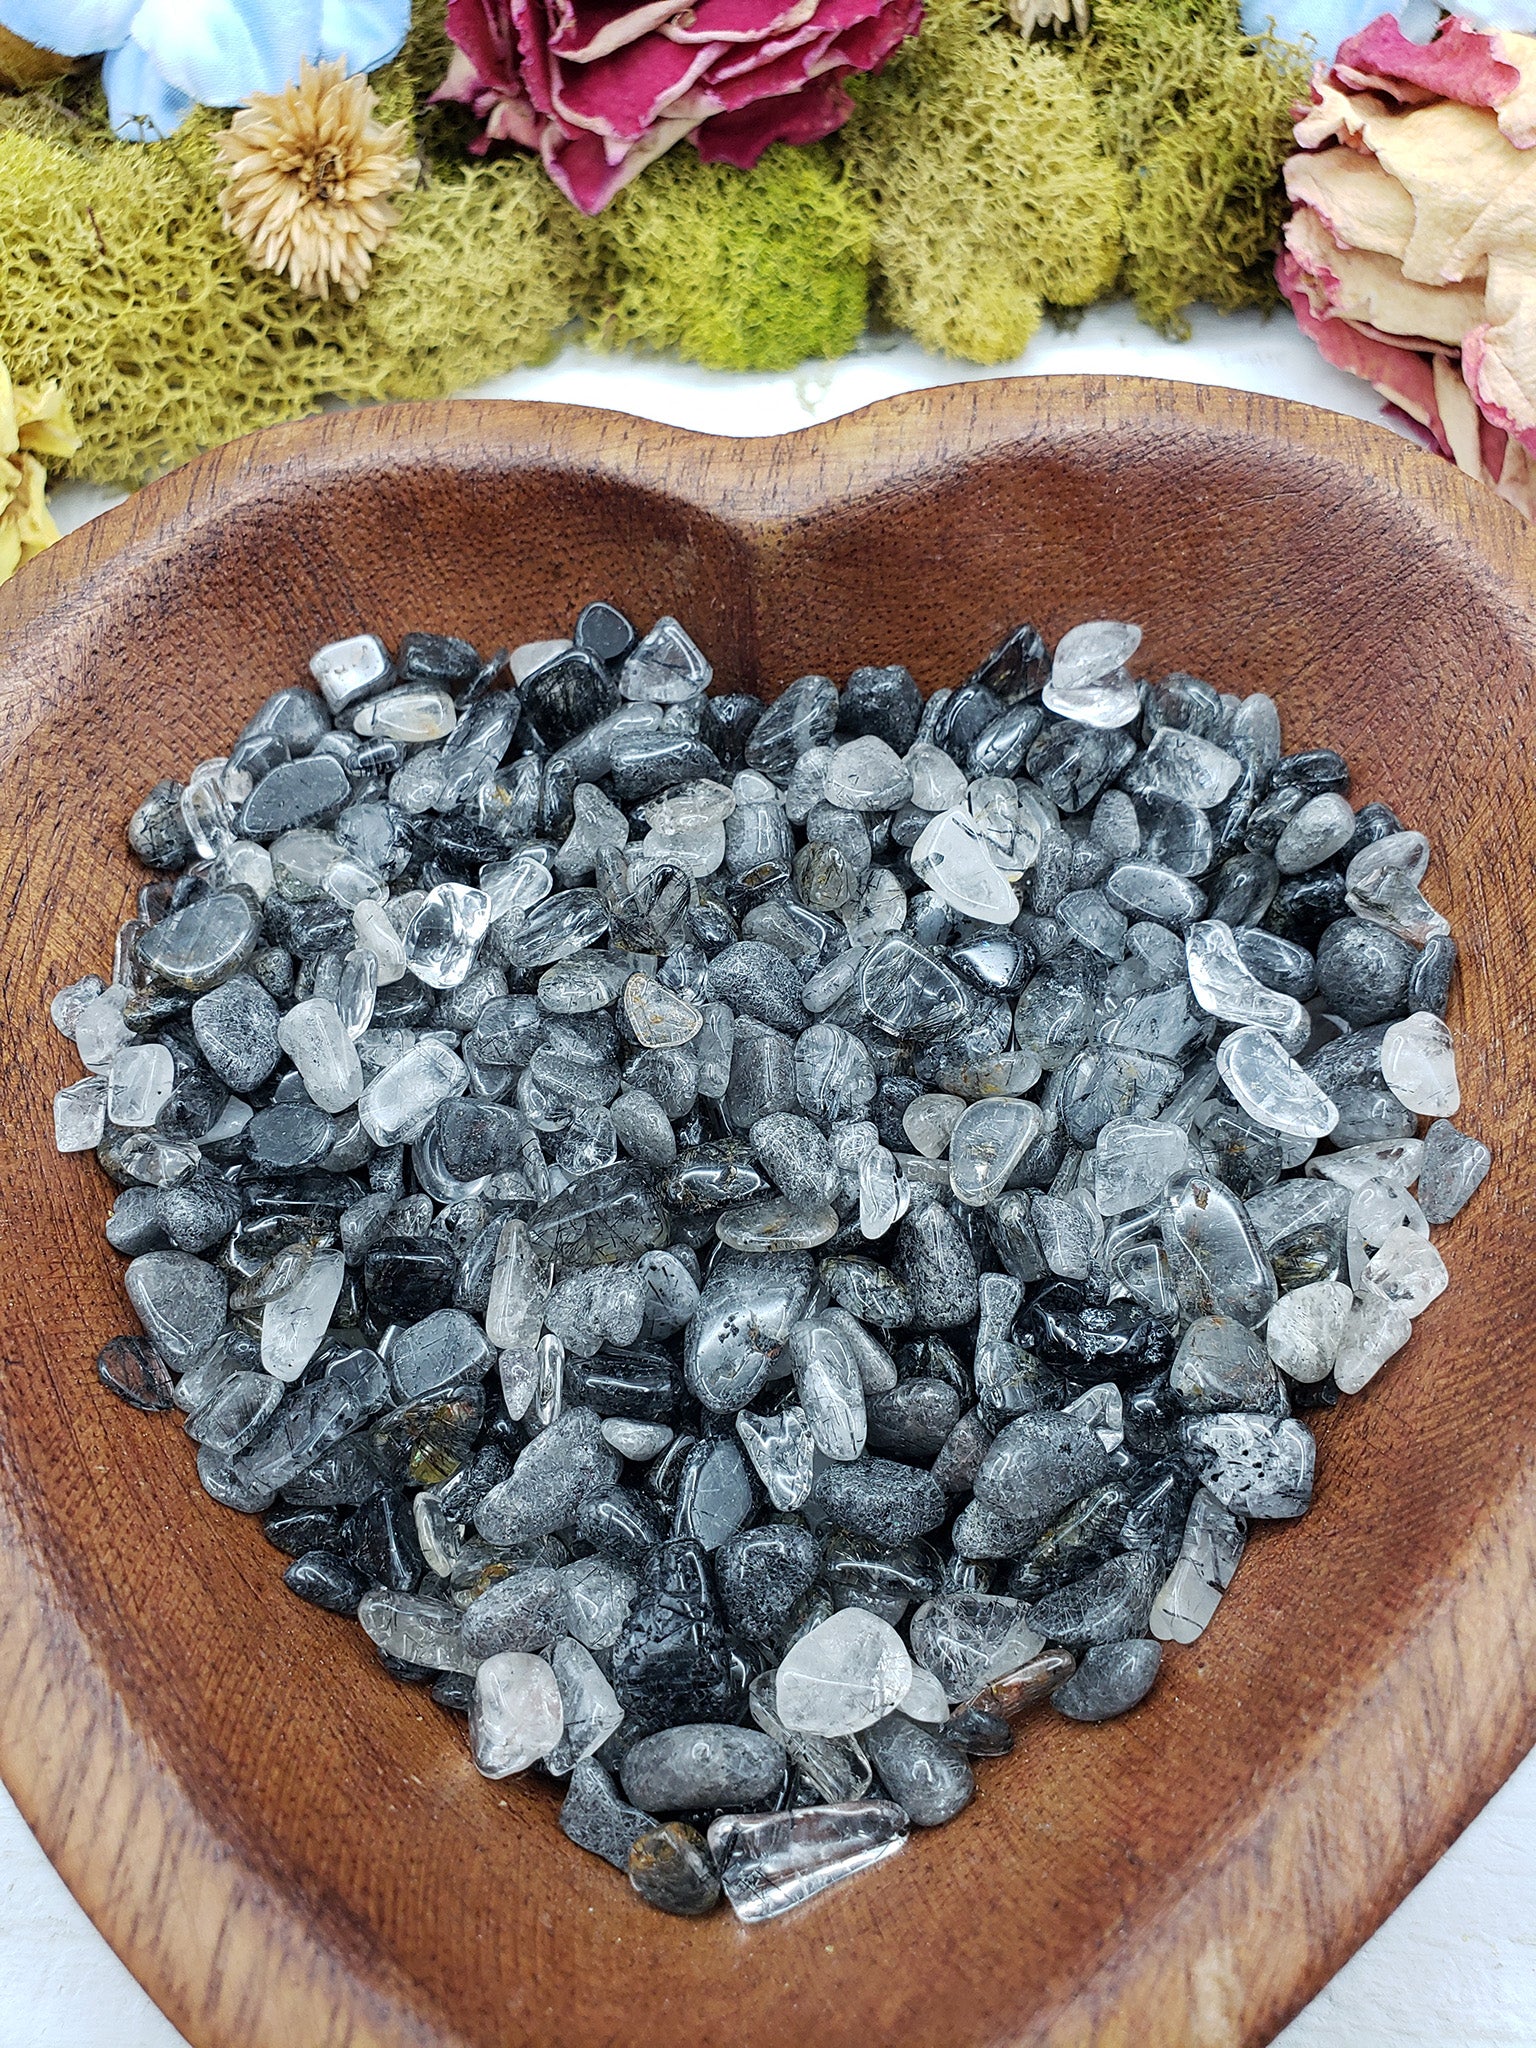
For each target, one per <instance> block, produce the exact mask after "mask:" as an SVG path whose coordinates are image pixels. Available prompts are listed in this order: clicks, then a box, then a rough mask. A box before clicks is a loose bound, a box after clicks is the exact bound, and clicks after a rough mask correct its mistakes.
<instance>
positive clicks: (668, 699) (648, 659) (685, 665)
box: [619, 618, 715, 704]
mask: <svg viewBox="0 0 1536 2048" xmlns="http://www.w3.org/2000/svg"><path fill="white" fill-rule="evenodd" d="M714 673H715V672H714V670H713V668H711V666H710V664H709V662H708V661H707V660H706V659H705V657H704V656H703V654H701V653H700V651H699V649H698V648H697V647H696V646H695V645H694V643H693V641H692V640H691V639H690V638H689V637H688V635H687V633H685V632H684V631H683V628H682V627H681V626H680V625H679V624H678V623H677V620H676V619H673V618H660V619H658V620H657V621H656V623H655V625H654V626H652V628H651V630H650V631H649V633H647V634H646V636H645V638H644V639H643V640H641V641H640V642H639V643H638V644H637V645H636V646H635V647H634V648H633V649H632V650H631V652H630V653H629V655H628V657H627V658H626V660H625V663H624V666H623V668H622V669H621V670H620V672H619V693H620V695H621V696H624V697H628V698H630V699H632V700H635V701H638V702H641V703H647V704H686V703H690V702H691V701H692V700H693V699H694V698H695V697H702V696H703V694H704V692H705V691H706V690H707V689H708V688H709V685H710V682H711V681H712V679H713V677H714Z"/></svg>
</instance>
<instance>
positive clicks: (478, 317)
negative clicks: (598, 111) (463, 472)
mask: <svg viewBox="0 0 1536 2048" xmlns="http://www.w3.org/2000/svg"><path fill="white" fill-rule="evenodd" d="M584 264H585V250H584V247H583V238H582V231H581V223H580V221H579V220H578V219H577V217H576V215H575V213H574V212H573V211H572V209H571V208H570V207H569V206H568V205H567V204H566V203H565V201H564V200H563V199H562V198H561V196H560V194H559V193H558V192H556V191H555V190H554V188H553V187H552V186H551V184H550V182H549V180H548V178H547V177H546V176H545V175H544V167H543V165H542V164H539V163H536V162H535V161H534V159H533V158H532V157H527V156H508V157H503V158H501V159H500V160H499V161H498V162H496V163H487V164H475V165H471V166H470V167H469V168H468V169H467V170H466V171H465V172H464V174H463V176H462V177H459V178H456V179H452V180H447V179H437V180H432V181H430V182H428V183H427V184H425V185H424V186H423V187H422V189H421V190H420V191H418V192H415V193H412V194H411V195H410V196H409V197H408V198H406V199H404V200H402V201H401V202H400V225H399V227H398V228H396V230H395V232H394V233H393V234H392V235H391V236H390V238H389V240H388V241H387V242H386V243H385V244H384V246H383V248H382V249H380V250H379V252H378V254H377V255H376V256H375V257H374V259H373V271H374V282H373V284H372V286H371V287H370V288H369V290H368V291H366V292H364V294H363V296H362V299H361V300H360V301H359V303H358V306H357V307H356V309H355V312H356V313H358V314H360V315H361V316H362V324H363V328H364V331H365V334H366V338H367V339H366V346H367V349H368V352H369V354H370V355H371V356H373V357H375V358H376V360H377V361H378V362H379V363H380V364H382V365H384V366H385V377H386V386H385V388H386V390H387V392H388V395H389V396H390V397H391V398H440V397H442V396H443V394H444V393H445V392H449V391H457V390H461V389H462V388H463V387H464V386H465V385H466V384H475V383H479V382H480V381H481V380H482V379H484V378H486V377H494V376H499V375H500V374H501V372H502V371H504V370H511V369H515V368H516V367H517V366H518V365H519V364H520V363H537V362H542V361H543V360H544V359H545V358H546V357H548V356H550V355H552V354H553V353H554V351H555V349H556V347H557V346H558V345H559V337H560V334H561V331H562V330H563V329H564V328H565V327H566V325H567V324H568V323H569V321H570V320H571V318H572V316H573V314H574V313H575V310H576V300H577V295H578V293H579V292H580V290H581V287H582V278H583V274H584Z"/></svg>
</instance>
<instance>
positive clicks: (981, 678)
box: [966, 625, 1051, 704]
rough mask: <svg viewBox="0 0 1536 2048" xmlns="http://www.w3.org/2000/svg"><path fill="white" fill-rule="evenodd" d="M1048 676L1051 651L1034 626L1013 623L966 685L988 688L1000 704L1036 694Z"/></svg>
mask: <svg viewBox="0 0 1536 2048" xmlns="http://www.w3.org/2000/svg"><path fill="white" fill-rule="evenodd" d="M1050 679H1051V651H1050V649H1049V648H1048V647H1047V646H1046V644H1045V641H1044V640H1043V639H1042V638H1041V635H1040V631H1039V628H1038V627H1036V626H1029V625H1024V626H1015V627H1014V629H1013V631H1012V632H1011V633H1010V634H1009V635H1008V637H1007V639H1006V640H1002V641H999V643H998V644H997V646H996V647H994V648H993V650H992V652H991V653H990V654H989V655H988V656H987V658H986V660H985V661H983V662H980V663H978V665H977V666H976V667H975V668H974V669H972V671H971V673H970V674H969V676H967V677H966V682H967V684H968V685H969V684H975V685H976V686H977V687H979V688H981V689H985V690H990V691H991V692H992V694H993V695H994V696H995V697H996V698H998V700H999V701H1000V702H1001V703H1004V704H1015V703H1018V702H1019V700H1020V699H1021V698H1025V697H1038V696H1039V694H1040V692H1041V691H1042V690H1043V689H1044V688H1045V686H1046V684H1047V683H1048V682H1049V681H1050Z"/></svg>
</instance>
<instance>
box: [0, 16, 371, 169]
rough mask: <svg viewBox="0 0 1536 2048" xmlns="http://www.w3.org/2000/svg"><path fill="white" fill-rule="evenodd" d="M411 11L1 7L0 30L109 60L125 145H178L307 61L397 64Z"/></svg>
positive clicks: (116, 122)
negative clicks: (181, 136) (196, 116)
mask: <svg viewBox="0 0 1536 2048" xmlns="http://www.w3.org/2000/svg"><path fill="white" fill-rule="evenodd" d="M410 25H411V5H410V0H0V27H4V28H8V29H9V30H10V31H11V33H12V34H13V35H18V36H22V37H24V38H25V40H26V41H27V42H29V43H36V44H37V45H38V46H39V48H41V49H44V50H57V51H58V52H59V54H60V55H61V56H64V57H89V56H94V55H95V54H96V52H97V51H105V52H106V60H105V62H104V63H103V65H102V72H101V79H102V84H103V85H104V86H105V87H106V93H107V111H108V113H109V114H110V115H111V119H112V126H113V129H114V131H115V132H116V133H117V134H118V135H120V136H121V137H122V138H123V140H124V141H126V142H142V141H145V140H148V139H151V138H153V137H156V136H162V135H171V134H174V133H175V131H176V130H177V129H178V128H179V127H180V126H181V124H182V122H183V121H184V120H185V119H186V118H187V116H188V114H190V113H191V111H192V109H193V108H194V107H196V106H207V107H238V106H241V105H243V104H244V103H245V101H247V100H248V99H249V98H250V97H251V95H252V93H258V92H281V91H282V89H283V87H284V86H285V85H288V84H291V83H292V81H293V80H294V79H296V78H297V77H298V75H299V64H300V61H301V59H303V58H305V57H309V58H312V59H313V60H314V61H315V62H316V63H320V62H323V61H327V60H329V59H332V58H336V57H345V58H346V60H347V65H348V68H349V70H351V71H354V72H355V71H373V70H376V69H377V68H378V66H379V65H380V64H387V63H388V62H389V60H390V58H391V57H393V56H394V55H395V54H396V53H397V52H398V50H399V48H400V45H401V44H402V43H403V42H404V41H405V36H406V30H407V29H408V28H409V27H410Z"/></svg>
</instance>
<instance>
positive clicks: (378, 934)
mask: <svg viewBox="0 0 1536 2048" xmlns="http://www.w3.org/2000/svg"><path fill="white" fill-rule="evenodd" d="M352 929H353V931H354V932H355V933H356V934H357V943H358V944H359V945H360V946H363V947H366V949H367V950H368V951H369V952H370V953H371V954H372V955H373V957H374V961H375V963H376V970H377V974H378V986H379V987H380V988H388V987H392V986H393V984H394V983H395V982H397V981H399V980H401V979H402V978H403V976H404V974H405V971H406V959H405V944H404V941H403V940H402V939H401V937H400V934H399V933H398V932H397V931H396V930H395V927H394V926H393V925H392V924H391V923H390V920H389V914H388V912H387V911H386V910H385V908H384V906H383V905H382V904H381V903H373V902H364V903H359V904H357V905H356V907H355V908H354V909H353V912H352Z"/></svg>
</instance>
